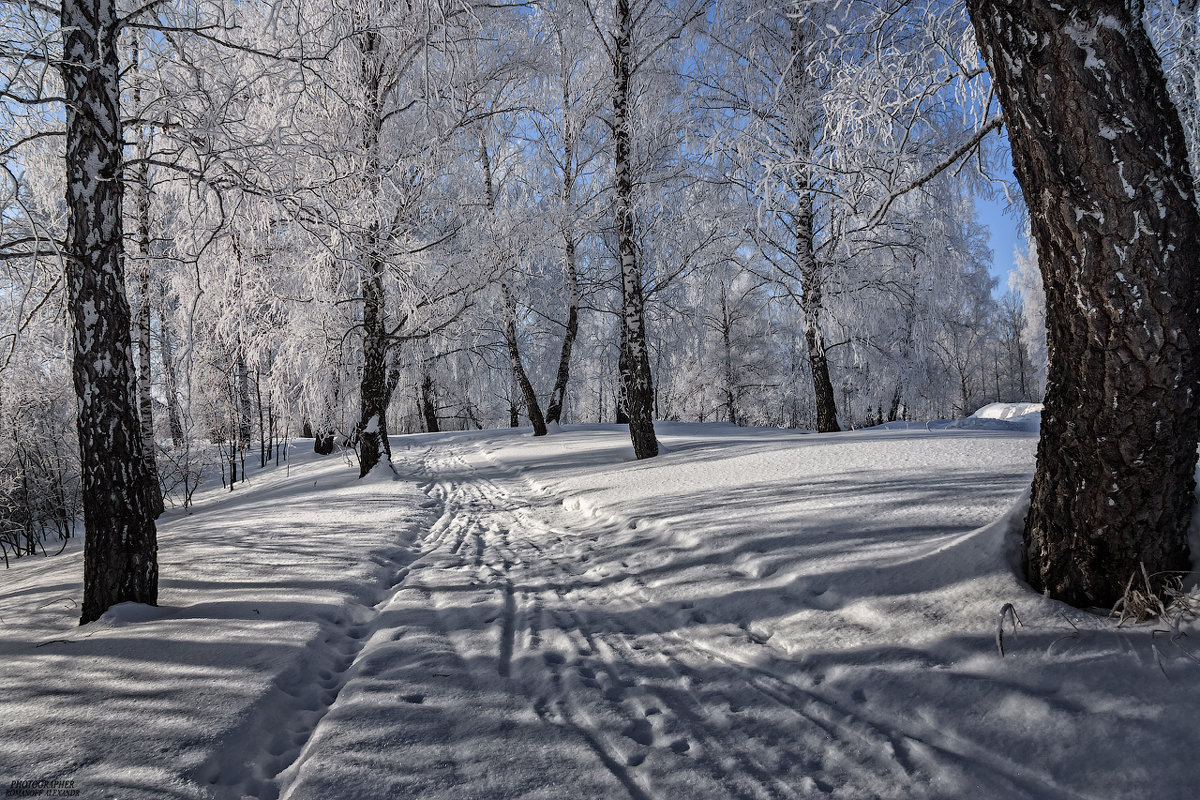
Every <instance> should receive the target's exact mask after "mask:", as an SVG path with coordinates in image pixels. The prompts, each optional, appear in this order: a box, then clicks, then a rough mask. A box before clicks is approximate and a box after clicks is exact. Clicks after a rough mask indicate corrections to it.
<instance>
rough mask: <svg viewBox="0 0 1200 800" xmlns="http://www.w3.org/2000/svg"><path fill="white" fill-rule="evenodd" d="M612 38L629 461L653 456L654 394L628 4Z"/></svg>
mask: <svg viewBox="0 0 1200 800" xmlns="http://www.w3.org/2000/svg"><path fill="white" fill-rule="evenodd" d="M616 21H617V36H616V41H615V42H614V44H615V47H614V50H613V54H614V56H615V60H614V63H613V72H614V78H615V79H616V91H615V92H614V93H613V138H614V140H615V145H616V158H615V163H614V167H615V169H616V178H617V246H618V251H619V253H620V257H621V298H622V307H621V333H622V336H621V356H620V358H619V360H618V366H619V369H620V372H621V388H622V397H623V400H624V402H623V405H624V410H625V414H626V415H627V416H628V418H629V438H630V439H631V440H632V441H633V453H634V456H635V457H637V458H639V459H641V458H653V457H654V456H656V455H658V439H657V438H655V436H654V389H653V384H652V378H651V375H650V353H649V348H648V342H647V341H646V311H645V299H644V297H643V294H642V291H643V290H642V269H641V265H640V264H639V263H638V260H637V237H636V211H635V209H634V197H633V152H632V148H631V142H630V134H631V128H632V122H631V120H630V103H631V102H632V98H631V97H630V83H631V79H632V77H633V64H632V60H633V54H632V44H633V43H632V38H633V17H632V15H631V13H630V8H629V0H617V20H616Z"/></svg>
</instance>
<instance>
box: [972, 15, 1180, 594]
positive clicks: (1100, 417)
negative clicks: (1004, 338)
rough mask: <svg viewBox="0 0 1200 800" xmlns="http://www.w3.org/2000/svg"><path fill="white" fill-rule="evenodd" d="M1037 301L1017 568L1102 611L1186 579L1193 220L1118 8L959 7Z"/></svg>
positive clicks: (1151, 89) (1145, 62) (1142, 48)
mask: <svg viewBox="0 0 1200 800" xmlns="http://www.w3.org/2000/svg"><path fill="white" fill-rule="evenodd" d="M968 6H969V8H970V10H971V15H972V18H973V20H974V24H975V30H976V33H977V35H978V37H979V43H980V46H981V47H982V49H983V53H984V57H985V58H986V59H987V62H988V65H989V67H990V69H991V71H992V78H993V80H994V82H995V85H996V88H997V91H998V93H999V96H1000V102H1001V105H1002V106H1003V108H1004V111H1005V117H1006V120H1007V126H1008V132H1009V140H1010V142H1011V144H1012V152H1013V165H1014V168H1015V171H1016V175H1017V179H1018V180H1019V181H1020V183H1021V189H1022V192H1023V193H1024V195H1025V201H1026V203H1027V205H1028V207H1029V211H1030V217H1031V224H1032V229H1033V235H1034V239H1035V240H1036V242H1037V253H1038V261H1039V266H1040V268H1041V272H1042V278H1043V281H1044V283H1045V287H1046V316H1047V322H1048V326H1049V346H1050V368H1049V376H1048V385H1047V389H1046V399H1045V411H1044V412H1043V414H1042V436H1041V440H1040V442H1039V444H1038V455H1037V469H1036V472H1035V475H1034V482H1033V496H1032V506H1031V508H1030V511H1029V515H1028V517H1027V518H1026V520H1025V530H1024V560H1025V568H1026V574H1027V576H1028V578H1029V581H1030V583H1031V584H1032V585H1033V587H1034V588H1035V589H1037V590H1038V591H1045V592H1047V593H1048V594H1049V595H1050V596H1052V597H1055V598H1058V599H1060V600H1064V601H1066V602H1069V603H1072V604H1074V605H1079V606H1111V605H1112V604H1114V603H1115V602H1116V601H1117V600H1118V599H1119V598H1120V597H1121V596H1122V593H1123V592H1124V591H1125V588H1126V586H1128V585H1129V582H1130V580H1131V579H1132V578H1134V577H1135V576H1139V575H1141V574H1143V572H1142V571H1143V570H1144V571H1145V573H1146V574H1148V575H1149V576H1150V581H1151V582H1152V584H1153V587H1154V588H1155V590H1157V591H1161V590H1162V588H1163V587H1164V586H1165V585H1167V583H1168V581H1169V580H1171V579H1172V578H1173V577H1175V576H1178V575H1180V574H1182V573H1184V572H1186V571H1187V570H1188V568H1189V561H1188V540H1187V533H1188V526H1189V523H1190V521H1191V512H1192V506H1193V504H1194V501H1195V496H1194V489H1195V481H1194V474H1195V469H1196V444H1197V436H1198V432H1200V431H1198V427H1197V426H1198V424H1200V419H1198V418H1197V413H1196V403H1197V389H1198V388H1200V387H1198V386H1197V378H1198V377H1200V372H1198V370H1197V362H1196V354H1195V346H1194V342H1193V339H1194V337H1195V335H1196V331H1197V329H1198V324H1200V319H1198V318H1197V299H1198V295H1197V286H1196V280H1197V278H1196V276H1197V266H1198V265H1197V260H1198V258H1200V250H1198V248H1200V217H1198V216H1197V211H1196V203H1195V199H1196V198H1195V194H1194V191H1193V188H1192V187H1193V184H1192V177H1191V175H1190V173H1189V170H1188V166H1187V164H1188V159H1187V155H1188V154H1187V147H1186V143H1185V138H1184V134H1183V129H1182V126H1181V125H1180V122H1179V116H1178V114H1177V113H1176V110H1175V108H1174V106H1173V105H1172V104H1171V100H1170V98H1169V97H1168V94H1167V86H1166V81H1165V79H1164V77H1163V73H1162V70H1161V68H1160V62H1159V60H1158V56H1157V55H1156V54H1155V52H1154V48H1153V46H1152V44H1151V42H1150V39H1149V37H1148V36H1147V35H1146V32H1145V30H1144V29H1143V27H1142V23H1141V21H1140V19H1137V18H1134V17H1133V16H1132V15H1131V14H1130V11H1129V7H1128V5H1127V4H1126V3H1125V2H1123V0H1105V1H1104V2H1095V3H1088V4H1086V5H1067V6H1063V5H1059V4H1057V3H1051V2H1042V1H1041V0H1011V1H1009V2H982V1H981V0H969V2H968Z"/></svg>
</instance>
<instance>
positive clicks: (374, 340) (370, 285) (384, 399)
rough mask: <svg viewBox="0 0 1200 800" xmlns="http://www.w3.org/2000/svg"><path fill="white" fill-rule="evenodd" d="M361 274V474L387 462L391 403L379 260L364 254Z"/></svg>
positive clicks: (359, 430) (359, 445) (381, 270)
mask: <svg viewBox="0 0 1200 800" xmlns="http://www.w3.org/2000/svg"><path fill="white" fill-rule="evenodd" d="M364 262H365V263H364V264H363V265H362V269H363V276H362V281H361V289H362V293H363V321H362V325H363V337H362V347H363V370H362V382H361V384H360V409H361V416H360V419H359V423H358V459H359V465H358V466H359V475H360V477H361V476H365V475H366V474H367V473H368V472H370V471H371V470H373V469H374V468H375V467H376V466H377V465H379V464H380V463H381V462H386V463H387V465H389V466H390V465H391V459H392V449H391V446H390V445H389V444H388V438H387V436H388V434H387V430H388V429H387V409H388V406H389V405H390V404H391V402H392V395H391V392H390V391H389V389H390V385H389V383H388V379H387V356H388V335H387V323H386V320H385V317H384V287H383V263H382V262H381V261H380V260H379V258H378V257H376V256H375V255H374V254H370V253H369V254H367V255H366V257H365V258H364Z"/></svg>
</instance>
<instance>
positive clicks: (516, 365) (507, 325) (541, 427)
mask: <svg viewBox="0 0 1200 800" xmlns="http://www.w3.org/2000/svg"><path fill="white" fill-rule="evenodd" d="M500 294H501V295H502V301H503V303H504V341H505V343H506V344H507V345H508V359H509V361H510V362H512V371H513V377H514V378H515V379H516V381H517V386H518V387H520V389H521V397H522V398H523V399H524V401H525V415H526V416H527V417H529V422H530V423H531V424H532V425H533V435H534V436H545V435H546V420H545V419H544V418H543V417H542V409H541V407H540V406H539V405H538V399H537V392H535V391H534V390H533V383H532V382H530V380H529V376H528V375H527V374H525V366H524V365H523V364H522V363H521V350H520V348H519V347H518V346H517V315H516V311H515V310H514V309H513V300H512V295H511V294H510V293H509V291H508V286H506V285H504V284H501V285H500Z"/></svg>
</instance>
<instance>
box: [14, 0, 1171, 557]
mask: <svg viewBox="0 0 1200 800" xmlns="http://www.w3.org/2000/svg"><path fill="white" fill-rule="evenodd" d="M3 8H4V14H5V19H4V30H5V42H4V48H5V58H4V62H3V63H4V74H3V81H4V83H3V86H2V87H0V91H2V92H3V96H4V98H5V102H4V105H3V108H2V110H0V114H3V115H4V120H3V123H4V124H3V126H2V127H3V129H4V133H3V142H2V146H0V153H2V154H3V164H4V168H5V172H4V176H3V178H4V181H3V187H2V191H3V207H4V216H3V219H2V224H3V228H2V229H0V247H2V248H3V249H2V250H0V253H2V255H3V258H2V260H0V265H2V266H0V269H2V270H3V273H2V278H0V280H3V293H2V295H0V297H2V299H3V308H2V310H0V313H2V314H3V319H2V321H0V331H3V333H2V336H3V340H2V342H0V344H2V345H3V361H2V362H0V369H2V376H3V377H2V380H3V385H4V392H3V399H2V401H0V417H2V418H3V424H2V425H0V430H2V431H3V434H2V437H3V438H2V442H3V444H2V445H0V448H2V449H0V465H2V469H3V481H2V483H0V485H2V486H3V507H4V508H5V514H4V532H3V534H2V535H0V542H3V545H0V546H2V547H3V548H4V552H5V555H6V556H14V555H19V554H21V553H23V552H29V551H31V550H34V549H36V548H37V547H39V545H36V544H35V543H34V540H36V539H41V538H45V537H46V536H49V537H50V538H57V537H58V536H60V535H62V534H63V533H64V532H65V531H67V530H69V529H70V527H71V525H72V522H73V520H74V519H75V518H76V517H77V516H78V510H79V475H78V473H79V467H78V465H77V463H76V462H77V461H78V456H77V454H76V453H75V447H74V444H73V441H72V440H73V439H74V432H73V431H74V425H75V413H76V401H75V397H74V389H73V387H72V382H71V371H70V359H69V347H68V346H67V344H66V343H67V341H68V337H69V334H68V321H67V315H66V313H65V306H66V303H67V302H68V301H67V295H66V292H65V284H64V278H63V256H62V248H63V246H64V243H65V237H66V235H67V225H68V213H67V206H66V200H65V198H66V195H65V188H64V181H65V175H64V171H63V168H62V164H63V161H64V157H65V151H64V128H63V122H64V118H63V102H62V94H63V91H64V87H63V85H62V79H61V77H60V75H59V72H58V71H57V70H55V69H53V68H51V65H53V64H54V63H55V60H56V58H58V56H57V52H58V49H59V48H61V47H62V42H61V35H62V33H61V28H60V27H59V23H58V20H57V19H56V17H55V15H54V14H52V13H51V10H50V9H49V8H44V7H42V6H41V5H40V4H38V3H5V4H4V6H3ZM623 8H624V7H623V6H620V7H613V6H612V4H595V3H592V4H588V3H572V2H562V3H549V4H547V3H511V4H494V3H486V4H478V5H473V4H471V3H449V4H447V3H443V2H440V0H439V2H431V3H428V4H426V5H423V6H420V7H411V4H410V5H409V6H403V5H398V4H392V3H377V4H372V3H350V4H339V3H335V4H332V5H330V4H316V5H311V6H310V5H305V4H303V3H300V4H294V3H290V2H289V3H251V4H234V5H232V6H230V5H227V4H210V3H203V2H184V3H150V4H147V5H146V6H145V7H137V8H133V7H131V8H129V9H125V10H120V9H117V13H120V14H121V18H120V21H119V23H117V24H118V25H119V32H118V33H117V34H116V36H115V38H114V40H113V46H114V52H112V53H110V56H111V57H112V58H113V59H115V61H114V62H113V63H112V64H111V65H110V66H111V67H112V68H113V69H116V70H118V73H119V76H120V77H119V88H118V89H116V91H118V92H119V94H118V95H117V96H115V97H114V98H113V100H114V101H119V103H118V105H119V109H120V111H119V114H120V122H121V126H120V128H119V131H120V134H119V135H120V136H121V140H120V141H121V153H120V154H121V156H122V163H123V167H124V171H123V173H122V177H121V185H120V195H119V197H120V215H121V218H120V220H119V222H120V225H121V229H122V231H123V232H122V238H121V241H120V246H121V257H120V258H121V263H122V265H123V273H124V287H123V288H124V294H125V296H126V297H127V304H128V307H129V309H130V310H129V312H128V316H129V325H130V329H131V336H132V341H133V344H132V354H133V355H132V358H133V359H134V362H133V363H134V371H135V373H136V381H137V401H136V402H137V410H138V414H139V420H140V425H141V432H140V438H141V439H142V441H143V443H144V445H143V447H144V451H145V454H146V459H145V460H146V462H147V465H148V468H149V470H150V473H151V476H152V477H151V480H152V482H153V481H154V480H155V476H156V478H157V484H158V486H159V487H160V490H161V494H162V496H163V497H164V498H165V500H166V502H167V504H169V505H171V506H181V505H182V506H186V505H187V503H188V501H189V498H190V496H191V493H192V492H193V491H194V490H195V487H196V485H197V481H198V480H199V476H200V474H201V472H202V471H203V470H204V468H205V467H208V466H217V465H220V466H221V468H222V474H223V479H225V480H228V481H229V482H231V483H236V482H237V481H238V480H239V478H240V476H241V475H242V474H244V471H245V465H246V463H247V462H250V463H252V464H265V463H266V462H267V461H268V460H272V459H273V455H274V452H275V448H276V446H277V445H278V444H279V443H280V442H281V441H283V440H285V439H287V438H295V437H298V436H309V437H311V436H315V437H316V438H317V440H318V442H319V443H324V445H325V446H326V447H328V448H330V449H332V448H333V447H335V446H336V447H339V448H340V447H350V448H354V449H357V450H358V451H359V456H360V457H361V458H362V459H363V471H364V472H365V471H367V470H369V469H370V467H371V466H372V465H373V464H374V463H375V461H377V460H378V459H379V458H380V457H381V456H382V457H383V458H386V455H387V454H386V452H384V450H385V448H386V442H387V439H386V436H387V434H401V433H411V432H416V431H438V430H464V429H480V428H491V427H496V426H505V425H513V426H515V425H518V424H533V425H534V427H535V429H538V430H542V429H544V426H545V424H547V423H555V422H562V423H573V422H598V421H608V422H611V421H613V420H618V421H620V420H623V419H625V418H627V416H626V412H625V409H624V408H623V405H622V393H623V391H624V390H623V384H622V381H621V378H620V376H621V373H622V368H623V367H622V353H623V352H624V345H625V343H624V340H623V338H622V337H623V336H625V335H626V334H625V331H626V330H627V327H628V326H627V325H625V324H624V323H623V318H624V316H625V315H626V314H627V313H628V308H627V307H626V305H625V303H624V299H623V295H622V285H623V283H625V282H628V281H629V280H630V279H631V277H632V278H637V277H638V276H640V280H637V281H636V282H637V283H638V284H639V285H638V286H637V288H638V290H639V291H640V293H641V297H640V298H639V299H637V301H636V303H637V305H638V307H639V310H638V311H637V313H638V314H640V315H642V317H643V321H641V322H639V323H638V324H639V325H642V326H643V327H641V328H640V329H639V331H640V332H639V333H637V334H636V335H637V337H638V339H637V341H636V342H630V344H632V345H636V348H637V349H638V351H639V353H640V355H639V356H638V357H637V359H636V362H637V363H636V368H637V369H639V370H642V372H641V373H639V374H644V375H645V376H646V377H645V383H646V386H647V389H646V390H647V391H648V392H649V395H650V399H649V401H648V402H649V403H650V406H651V407H652V416H653V417H654V418H655V419H663V420H690V421H701V422H703V421H727V422H733V423H737V424H748V425H766V426H779V427H787V428H804V429H814V430H821V431H835V430H839V429H841V428H845V429H851V428H856V427H863V426H869V425H874V424H879V423H881V422H887V421H893V420H931V419H942V418H955V417H963V416H966V415H968V414H970V413H971V412H973V411H974V410H975V409H976V408H978V407H979V406H981V405H983V404H985V403H987V402H997V401H1025V400H1038V399H1040V396H1041V392H1042V388H1043V385H1044V381H1045V369H1046V355H1045V343H1044V334H1043V333H1042V329H1043V328H1044V319H1043V312H1042V303H1043V301H1042V294H1041V289H1040V281H1039V280H1038V278H1037V273H1036V269H1037V264H1036V255H1033V252H1034V251H1033V249H1032V248H1031V247H1030V248H1028V249H1027V251H1026V253H1025V254H1024V256H1023V258H1022V259H1021V260H1020V266H1019V269H1018V270H1017V271H1016V272H1014V274H1013V276H1012V279H1011V280H1010V281H1009V286H1007V287H999V288H998V287H997V286H996V281H995V280H994V279H993V278H992V277H990V276H989V268H990V265H991V258H990V251H989V249H988V246H987V241H988V233H987V229H986V227H985V226H984V225H983V224H982V223H981V222H980V220H979V218H978V215H977V214H976V212H975V210H974V198H975V197H976V196H978V195H979V193H981V192H984V193H997V192H1000V193H1003V192H1005V191H1007V192H1008V193H1009V196H1011V197H1012V199H1013V200H1014V202H1017V197H1018V194H1019V193H1018V192H1017V191H1016V189H1015V185H1014V186H1013V187H1011V188H1010V187H1008V186H1006V185H1004V184H1003V183H1002V182H1000V177H998V176H1002V175H1003V174H1004V173H1005V172H1006V171H1007V167H1005V166H1003V165H1004V164H1005V163H1006V162H1007V158H1008V156H1007V153H1006V142H1004V141H1003V137H1002V136H1000V135H997V133H996V131H998V130H999V128H1000V124H999V123H1000V111H999V108H998V104H997V101H996V98H995V94H994V92H993V91H992V89H991V88H990V84H989V80H988V74H987V72H986V70H985V69H984V68H983V66H982V63H981V60H980V56H979V53H978V50H977V47H976V45H975V39H974V33H973V31H972V29H971V27H970V23H969V20H968V18H967V15H966V11H965V9H964V8H962V7H960V6H958V5H956V4H951V3H943V2H919V3H911V2H903V3H891V4H882V5H877V4H860V3H840V2H835V3H813V4H805V3H802V4H800V5H799V6H796V7H795V8H792V7H791V6H772V5H771V4H759V5H756V4H753V3H750V4H743V3H722V4H711V3H695V2H694V3H690V4H689V3H683V4H681V3H661V4H653V3H642V4H635V7H631V8H628V9H625V10H624V11H623V12H622V9H623ZM621 13H624V14H625V15H626V18H619V16H615V15H620V14H621ZM1156 19H1158V18H1156ZM1158 24H1161V25H1162V26H1163V28H1164V34H1163V36H1164V37H1168V36H1169V34H1168V33H1167V30H1168V28H1169V26H1172V25H1178V22H1177V21H1176V20H1175V19H1174V18H1172V17H1170V16H1169V15H1168V14H1166V12H1164V13H1163V15H1162V17H1161V20H1160V21H1159V23H1158ZM1172 30H1173V29H1172ZM618 66H620V68H621V69H622V70H624V71H625V73H624V77H623V78H622V80H621V81H620V82H618V84H617V85H614V82H613V79H612V76H613V75H614V74H615V73H614V70H615V69H616V68H617V67H618ZM1177 82H1178V83H1180V84H1181V85H1182V84H1184V83H1186V79H1185V77H1184V76H1183V74H1182V73H1180V74H1179V75H1178V76H1177ZM998 165H999V166H998ZM113 223H114V224H115V223H116V220H114V221H113ZM1002 290H1004V291H1002ZM114 319H115V318H114ZM651 374H652V375H653V381H652V382H651V381H650V378H649V376H650V375H651ZM372 420H376V421H375V422H372ZM318 446H320V444H319V445H318Z"/></svg>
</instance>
